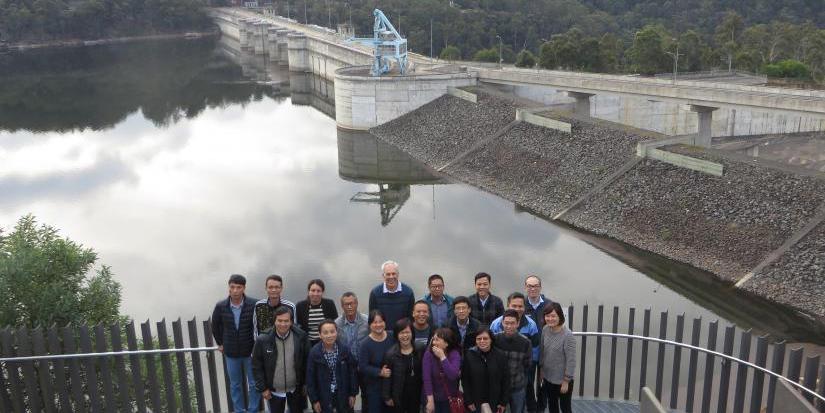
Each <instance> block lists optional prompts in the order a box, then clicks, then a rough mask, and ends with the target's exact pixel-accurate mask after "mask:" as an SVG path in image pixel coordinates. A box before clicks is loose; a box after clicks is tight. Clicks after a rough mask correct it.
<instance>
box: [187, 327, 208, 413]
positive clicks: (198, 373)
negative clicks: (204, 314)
mask: <svg viewBox="0 0 825 413" xmlns="http://www.w3.org/2000/svg"><path fill="white" fill-rule="evenodd" d="M186 328H187V330H189V345H190V346H192V347H200V345H199V343H198V322H197V321H196V320H195V318H194V317H193V318H192V319H191V320H189V321H187V322H186ZM192 374H193V375H194V376H195V400H196V401H197V403H198V413H206V396H205V394H204V392H205V391H206V389H205V388H204V386H203V369H202V368H201V355H200V354H198V353H193V354H192Z"/></svg>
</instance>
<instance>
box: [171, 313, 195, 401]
mask: <svg viewBox="0 0 825 413" xmlns="http://www.w3.org/2000/svg"><path fill="white" fill-rule="evenodd" d="M172 335H173V337H174V340H175V348H177V349H180V348H184V345H183V327H182V326H181V320H180V318H178V319H177V320H175V321H173V322H172ZM197 356H198V355H197V354H193V355H192V358H193V359H194V358H195V357H197ZM175 361H176V362H177V364H178V382H179V383H180V389H176V390H178V394H180V404H181V408H182V409H183V411H184V412H185V413H192V400H191V399H190V394H189V372H188V371H187V370H186V353H175Z"/></svg>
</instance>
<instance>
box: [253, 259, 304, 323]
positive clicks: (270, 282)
mask: <svg viewBox="0 0 825 413" xmlns="http://www.w3.org/2000/svg"><path fill="white" fill-rule="evenodd" d="M264 286H265V287H266V298H263V299H260V300H258V302H257V303H255V312H254V313H252V325H253V326H255V337H258V334H263V333H268V332H270V331H272V328H273V326H274V325H275V310H277V309H278V308H280V307H281V306H286V307H288V308H289V309H290V311H292V320H293V324H294V321H295V303H293V302H292V301H289V300H287V299H285V298H284V297H283V295H282V293H283V290H284V279H283V278H281V276H280V275H277V274H272V275H270V276H268V277H266V281H264Z"/></svg>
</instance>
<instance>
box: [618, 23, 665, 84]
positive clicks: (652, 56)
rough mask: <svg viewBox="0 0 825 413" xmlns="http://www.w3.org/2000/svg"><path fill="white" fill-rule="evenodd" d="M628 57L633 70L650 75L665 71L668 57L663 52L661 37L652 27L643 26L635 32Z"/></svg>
mask: <svg viewBox="0 0 825 413" xmlns="http://www.w3.org/2000/svg"><path fill="white" fill-rule="evenodd" d="M628 55H629V56H630V60H631V62H632V63H633V68H634V70H636V71H638V72H639V73H642V74H645V75H652V74H655V73H659V72H664V71H667V67H668V64H667V62H668V60H669V57H668V56H667V55H666V54H665V51H664V41H663V39H662V35H661V34H660V31H659V30H658V29H657V28H656V27H654V26H645V27H644V28H643V29H642V30H640V31H638V32H636V37H635V38H634V39H633V46H632V47H631V48H630V49H629V50H628Z"/></svg>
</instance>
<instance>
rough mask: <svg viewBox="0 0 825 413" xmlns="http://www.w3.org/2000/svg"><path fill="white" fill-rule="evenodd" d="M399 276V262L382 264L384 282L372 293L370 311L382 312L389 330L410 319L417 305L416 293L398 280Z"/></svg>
mask: <svg viewBox="0 0 825 413" xmlns="http://www.w3.org/2000/svg"><path fill="white" fill-rule="evenodd" d="M399 274H400V272H399V270H398V263H397V262H395V261H387V262H385V263H383V264H381V276H382V277H383V278H384V282H383V283H381V284H379V285H378V286H376V287H375V288H373V289H372V291H370V301H369V310H370V311H372V310H381V312H382V313H384V316H385V317H386V319H385V320H384V321H385V322H386V323H387V326H388V328H392V326H394V325H395V322H396V321H398V320H400V319H402V318H406V317H409V316H410V312H411V311H412V307H413V303H415V293H414V292H413V290H412V288H410V286H408V285H407V284H404V283H402V282H400V281H399V280H398V276H399Z"/></svg>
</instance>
